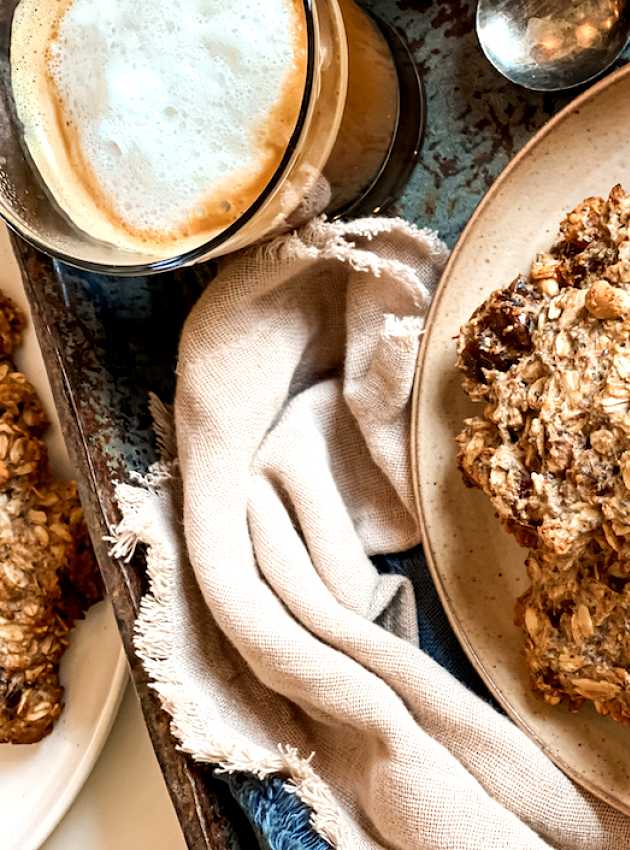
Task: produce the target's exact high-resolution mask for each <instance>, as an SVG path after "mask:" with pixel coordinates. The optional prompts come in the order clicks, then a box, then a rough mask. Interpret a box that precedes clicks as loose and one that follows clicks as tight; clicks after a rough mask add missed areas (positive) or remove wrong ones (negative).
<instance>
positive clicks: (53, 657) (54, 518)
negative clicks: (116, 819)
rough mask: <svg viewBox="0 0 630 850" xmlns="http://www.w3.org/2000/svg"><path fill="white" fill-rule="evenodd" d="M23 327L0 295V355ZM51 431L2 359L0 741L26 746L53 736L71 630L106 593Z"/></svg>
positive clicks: (24, 384)
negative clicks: (54, 459)
mask: <svg viewBox="0 0 630 850" xmlns="http://www.w3.org/2000/svg"><path fill="white" fill-rule="evenodd" d="M22 327H23V320H22V318H21V314H20V313H19V312H18V311H17V308H15V306H14V305H12V304H10V303H9V302H8V301H5V300H3V299H2V296H0V357H2V356H4V357H7V356H9V355H10V354H11V353H12V351H13V348H14V347H15V345H17V344H18V342H19V340H20V336H21V332H22ZM47 425H48V423H47V420H46V417H45V414H44V412H43V409H42V406H41V404H40V401H39V399H38V398H37V395H36V393H35V390H34V389H33V387H32V385H31V384H30V382H29V381H28V380H27V379H26V378H25V377H24V375H22V374H21V373H20V372H18V371H17V370H16V369H15V367H14V366H13V364H12V362H11V361H10V360H7V359H5V360H1V359H0V743H14V744H29V743H33V742H35V741H39V740H41V739H42V738H43V737H44V736H45V735H47V734H48V733H49V732H50V731H51V729H52V728H53V725H54V723H55V721H56V720H57V718H58V717H59V715H60V713H61V711H62V706H63V687H62V685H61V683H60V681H59V664H60V662H61V658H62V656H63V653H64V651H65V649H66V647H67V646H68V640H69V632H70V629H71V628H72V625H73V624H74V622H75V621H76V620H77V619H79V618H80V617H81V616H83V613H84V612H85V611H86V610H87V608H88V607H89V606H90V605H92V604H93V603H95V602H97V601H98V600H99V599H100V598H101V596H102V587H101V583H100V577H99V574H98V571H97V568H96V564H95V560H94V555H93V552H92V549H91V546H90V543H89V539H88V534H87V529H86V527H85V523H84V521H83V512H82V510H81V506H80V503H79V498H78V493H77V487H76V484H75V483H74V482H59V481H54V480H53V479H52V476H51V473H50V468H49V466H48V458H47V454H46V449H45V446H44V443H43V442H42V435H43V432H44V431H45V429H46V427H47Z"/></svg>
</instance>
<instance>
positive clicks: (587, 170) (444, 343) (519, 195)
mask: <svg viewBox="0 0 630 850" xmlns="http://www.w3.org/2000/svg"><path fill="white" fill-rule="evenodd" d="M617 182H622V183H623V182H625V183H626V188H627V189H629V190H630V67H628V66H627V67H626V68H624V69H622V70H621V71H619V72H617V73H616V74H613V75H611V76H610V77H608V78H606V79H605V80H603V81H602V82H601V83H598V84H597V85H596V86H594V87H593V88H591V89H590V90H589V91H588V92H586V93H585V94H584V95H582V96H581V97H579V98H578V99H577V100H576V101H574V102H573V103H572V104H571V105H570V106H569V107H568V108H567V109H565V110H564V111H563V112H562V113H560V115H559V116H557V117H556V118H555V119H554V120H553V121H551V122H550V123H549V124H548V125H547V126H546V127H545V128H543V130H542V131H541V132H540V133H539V134H538V135H537V136H536V137H535V138H534V139H533V140H532V142H530V144H529V145H527V147H526V148H525V149H524V150H523V151H522V152H521V153H520V154H519V155H518V156H517V157H516V158H515V159H514V160H513V161H512V163H511V164H510V165H509V166H508V168H507V169H506V170H505V171H504V172H503V174H502V175H501V177H500V178H499V179H498V180H497V182H496V183H495V184H494V186H493V187H492V189H491V191H490V192H489V193H488V195H487V196H486V198H485V199H484V200H483V202H482V203H481V205H480V206H479V208H478V209H477V211H476V212H475V214H474V216H473V217H472V219H471V221H470V222H469V224H468V226H467V228H466V230H465V231H464V233H463V235H462V238H461V239H460V241H459V243H458V245H457V248H456V249H455V251H454V252H453V255H452V257H451V260H450V262H449V265H448V267H447V269H446V271H445V273H444V277H443V279H442V282H441V284H440V289H439V290H438V293H437V295H436V298H435V301H434V304H433V307H432V310H431V314H430V316H429V320H428V325H427V332H426V336H425V340H424V344H423V350H422V352H421V355H420V361H419V367H418V375H417V381H416V391H415V398H414V403H415V407H414V417H415V418H414V427H413V447H412V451H413V458H414V466H415V474H416V495H417V498H418V503H419V509H420V514H421V518H422V524H423V537H424V544H425V551H426V554H427V558H428V561H429V564H430V567H431V570H432V573H433V577H434V579H435V583H436V586H437V588H438V591H439V593H440V596H441V598H442V602H443V603H444V607H445V609H446V612H447V614H448V616H449V619H450V621H451V624H452V626H453V628H454V630H455V632H456V633H457V635H458V637H459V639H460V641H461V643H462V645H463V647H464V649H465V650H466V652H467V653H468V655H469V657H470V659H471V661H472V662H473V664H474V665H475V667H476V668H477V670H478V671H479V673H480V674H481V676H482V678H483V679H484V680H485V682H486V684H487V685H488V686H489V688H490V689H491V690H492V692H493V693H494V695H495V696H496V698H497V699H498V700H499V702H500V703H501V704H502V705H503V707H504V708H505V710H506V711H507V712H508V713H509V714H510V716H511V717H512V718H513V719H514V720H515V721H516V722H517V723H518V724H519V725H520V726H521V727H522V728H523V729H524V730H525V731H526V732H527V733H528V734H529V735H530V736H531V737H532V738H533V739H534V740H535V741H537V743H538V744H539V745H540V746H541V747H542V749H543V750H545V752H547V753H548V754H549V756H550V757H551V758H552V759H553V760H554V761H555V762H556V763H557V764H558V765H559V766H560V767H561V768H562V769H564V770H565V771H566V772H567V773H568V774H570V775H571V776H572V777H573V778H574V779H576V781H578V782H580V783H581V784H582V785H584V786H585V787H587V788H588V789H590V790H591V791H592V792H593V793H594V794H597V795H598V796H599V797H601V798H602V799H605V800H607V801H608V802H609V803H611V804H612V805H613V806H616V807H617V808H619V809H621V810H622V811H624V812H627V813H629V814H630V730H629V729H628V727H627V726H626V727H623V726H620V725H618V724H616V723H615V722H613V721H612V720H608V719H606V718H603V717H600V716H598V715H597V714H596V713H595V711H594V710H593V709H592V708H590V707H585V708H583V709H582V710H581V711H580V712H579V713H577V714H570V713H569V712H568V711H567V710H566V709H564V708H562V707H557V708H552V707H550V706H548V705H546V704H545V703H543V702H542V701H541V700H539V699H537V698H536V697H535V696H533V694H532V693H531V691H530V688H529V685H528V681H527V675H526V671H525V665H524V660H523V657H522V636H521V632H520V630H519V629H517V628H516V627H515V626H514V623H513V611H514V602H515V600H516V598H517V596H519V595H520V594H521V593H522V592H523V591H524V590H525V588H526V586H527V583H528V582H527V577H526V575H525V571H524V566H523V563H524V555H525V552H524V550H523V549H520V548H519V547H518V546H517V545H516V543H515V542H514V541H513V540H512V539H511V538H510V537H509V536H508V535H507V534H506V533H505V532H504V531H503V530H502V529H501V528H500V526H499V523H498V520H497V519H496V518H495V516H494V512H493V510H492V508H491V506H490V503H489V501H488V500H487V499H486V498H485V496H483V494H481V493H480V492H478V491H471V490H467V489H466V488H465V487H464V485H463V483H462V480H461V476H460V474H459V472H458V471H457V469H456V468H455V447H454V439H455V435H456V434H457V433H458V432H459V431H460V430H461V426H462V421H463V419H464V418H465V417H466V416H467V415H471V413H472V411H473V410H475V411H476V412H478V410H479V406H478V405H475V406H473V405H472V404H471V403H470V402H469V401H468V400H467V399H466V397H465V396H464V393H463V392H462V390H461V386H460V384H461V376H460V375H459V374H458V373H457V372H456V371H455V342H454V340H453V337H454V336H456V335H457V333H458V330H459V328H460V326H461V325H462V324H463V323H464V322H465V321H467V319H468V318H469V317H470V315H471V313H472V312H473V310H474V309H475V308H476V307H477V306H478V305H479V304H481V302H482V301H483V300H484V299H485V298H486V297H487V296H488V295H489V294H490V292H492V290H494V289H496V288H498V287H503V286H505V285H506V284H508V283H509V282H510V281H511V280H512V279H513V278H514V277H515V276H516V275H517V274H518V273H519V272H527V270H528V268H529V265H530V263H531V260H532V258H533V256H534V254H535V252H536V251H537V250H540V249H543V248H545V247H549V246H550V244H551V242H552V241H553V239H554V237H555V235H556V233H557V228H558V224H559V222H560V220H561V218H562V217H563V215H564V213H565V212H567V211H568V210H569V209H571V208H572V207H573V206H574V205H575V204H576V203H578V202H579V201H580V200H582V199H583V198H585V197H587V196H589V195H606V194H608V191H609V190H610V188H611V187H612V186H613V185H614V184H615V183H617Z"/></svg>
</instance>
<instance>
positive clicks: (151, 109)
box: [11, 0, 307, 256]
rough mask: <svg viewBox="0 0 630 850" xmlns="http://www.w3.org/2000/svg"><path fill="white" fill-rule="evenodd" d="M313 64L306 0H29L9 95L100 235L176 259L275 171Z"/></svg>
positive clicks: (63, 187) (224, 223) (54, 176)
mask: <svg viewBox="0 0 630 850" xmlns="http://www.w3.org/2000/svg"><path fill="white" fill-rule="evenodd" d="M306 65H307V44H306V23H305V18H304V8H303V3H302V0H264V2H261V0H151V2H140V3H138V2H137V0H107V2H106V3H103V2H100V0H21V2H20V4H19V5H18V7H17V9H16V12H15V16H14V19H13V29H12V37H11V72H12V87H13V95H14V100H15V104H16V109H17V113H18V116H19V118H20V120H21V122H22V124H23V127H24V138H25V141H26V144H27V147H28V149H29V152H30V154H31V157H32V159H33V161H34V163H35V165H36V167H37V169H38V171H39V173H40V175H41V177H42V179H43V180H44V182H45V184H46V185H47V187H48V189H49V191H50V192H51V194H52V196H53V197H54V198H55V200H56V201H57V203H58V204H59V206H60V207H61V208H62V209H63V210H64V212H65V213H66V214H67V215H68V216H69V217H70V218H71V219H72V221H73V222H74V223H75V224H76V225H77V226H78V227H79V228H80V229H82V230H83V231H85V232H86V233H88V234H90V235H91V236H93V237H95V238H97V239H100V240H103V241H105V242H109V243H112V244H114V245H116V246H118V247H121V248H125V249H128V250H133V251H138V250H140V251H151V252H153V253H155V254H157V255H160V256H168V255H172V253H173V249H174V246H175V245H176V246H177V249H178V251H180V252H183V251H185V250H188V249H189V248H192V247H194V246H196V245H199V244H202V243H203V242H205V241H207V240H208V239H210V238H212V237H213V236H215V235H218V234H219V233H220V232H222V231H223V230H225V228H227V227H229V225H230V224H232V223H233V222H234V221H236V220H237V219H238V218H239V217H240V216H241V215H242V214H243V212H245V210H246V209H247V208H248V207H249V206H250V205H251V204H252V203H253V202H254V201H255V199H256V198H257V197H258V196H259V195H260V193H261V192H262V190H263V189H264V188H265V186H266V185H267V184H268V182H269V180H270V178H271V177H272V175H273V173H274V171H275V170H276V168H277V167H278V165H279V163H280V161H281V159H282V157H283V155H284V153H285V151H286V148H287V145H288V142H289V140H290V138H291V135H292V133H293V131H294V129H295V126H296V122H297V118H298V114H299V111H300V108H301V104H302V98H303V92H304V85H305V77H306Z"/></svg>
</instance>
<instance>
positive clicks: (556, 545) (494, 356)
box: [457, 186, 630, 721]
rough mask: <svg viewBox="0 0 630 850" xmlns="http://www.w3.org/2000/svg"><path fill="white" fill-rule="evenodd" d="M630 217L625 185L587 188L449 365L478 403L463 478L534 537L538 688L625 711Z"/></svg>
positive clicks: (484, 311)
mask: <svg viewBox="0 0 630 850" xmlns="http://www.w3.org/2000/svg"><path fill="white" fill-rule="evenodd" d="M629 226H630V197H629V196H627V195H626V194H625V193H624V191H623V190H622V189H621V187H619V186H616V187H615V188H614V189H613V190H612V191H611V193H610V195H609V197H608V199H606V200H605V199H602V198H588V199H586V200H585V201H584V202H582V203H581V204H580V205H579V206H578V207H576V209H575V210H573V211H572V212H571V213H569V215H567V217H566V218H565V219H564V221H563V222H562V224H561V226H560V235H559V239H558V241H557V242H556V243H555V245H554V246H553V247H552V249H551V251H550V252H549V253H547V254H541V255H539V256H538V257H537V258H536V260H535V261H534V263H533V264H532V268H531V270H530V274H529V276H528V277H527V278H525V277H519V278H517V279H516V280H515V281H514V282H513V283H512V284H511V285H510V286H508V287H507V288H506V289H505V290H502V291H501V292H496V293H493V294H492V295H491V296H490V297H489V298H488V299H487V301H486V302H485V303H484V304H483V305H482V306H481V307H480V308H479V309H478V310H477V311H476V312H475V314H474V315H473V316H472V317H471V320H470V321H469V322H468V324H467V325H466V326H465V327H464V328H462V331H461V334H460V338H459V344H458V367H459V368H460V369H461V371H462V372H463V374H464V382H463V383H464V389H465V391H466V392H467V393H468V395H469V396H470V397H471V398H472V399H473V400H474V401H480V402H483V403H484V409H483V414H482V415H480V416H477V417H474V418H472V419H469V420H467V421H466V422H465V427H464V430H463V431H462V433H461V434H460V435H459V437H458V438H457V442H458V463H459V466H460V469H461V471H462V474H463V476H464V480H465V482H466V483H467V484H468V485H470V486H475V487H479V488H480V489H481V490H483V491H484V493H486V494H487V495H488V497H489V498H490V499H491V501H492V503H493V505H494V507H495V508H496V511H497V513H498V516H499V518H500V520H501V521H502V522H503V524H504V525H505V526H506V528H507V529H508V530H509V531H510V532H511V533H512V534H514V535H515V537H516V538H517V540H518V541H519V543H520V544H521V545H523V546H525V547H527V548H528V549H530V554H529V559H528V570H529V574H530V578H531V580H532V587H531V589H530V591H528V594H526V597H525V598H524V599H523V600H522V601H521V603H520V604H519V613H518V619H519V622H520V623H521V624H522V625H523V626H524V629H525V632H526V641H527V644H526V654H527V658H528V663H529V666H530V670H531V672H532V680H533V682H534V686H535V687H536V688H537V689H538V690H539V691H541V692H542V694H543V696H544V697H545V698H546V699H548V701H549V702H552V703H555V702H558V701H559V700H560V698H561V697H563V696H565V697H566V698H567V700H568V701H569V702H570V703H571V704H572V705H574V706H577V705H579V704H581V702H583V701H584V700H585V699H589V700H591V701H592V702H593V703H594V705H595V707H596V709H597V710H598V711H600V713H602V714H610V715H611V716H613V717H615V718H616V719H618V720H626V721H630V679H629V678H628V675H627V672H628V671H629V670H630V654H629V647H628V641H627V638H624V631H623V629H624V628H627V627H626V626H625V620H624V617H625V618H626V619H627V617H628V616H630V608H629V607H628V603H629V602H630V597H629V596H628V592H626V581H627V580H628V579H630V576H629V575H627V569H626V567H625V566H624V565H625V564H630V233H629ZM629 592H630V591H629ZM528 612H529V613H528ZM528 621H529V626H528ZM578 622H579V623H581V624H587V623H589V622H590V623H591V624H592V628H593V632H592V633H591V634H588V635H587V634H586V631H588V628H587V629H586V631H585V630H584V629H580V628H578V627H577V626H575V624H576V623H578ZM534 624H535V625H534ZM530 626H531V628H530ZM576 658H583V659H584V663H583V666H582V667H579V668H578V667H576V666H575V665H576V662H575V659H576ZM567 659H573V661H567ZM567 665H568V666H567ZM571 666H573V667H575V669H569V667H571ZM622 672H623V675H622ZM586 682H589V683H590V684H585V683H586ZM576 683H577V684H576Z"/></svg>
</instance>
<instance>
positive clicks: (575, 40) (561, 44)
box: [477, 0, 630, 91]
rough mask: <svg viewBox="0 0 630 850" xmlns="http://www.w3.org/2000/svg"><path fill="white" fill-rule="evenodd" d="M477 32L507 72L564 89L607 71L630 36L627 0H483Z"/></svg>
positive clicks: (542, 87) (530, 83) (533, 85)
mask: <svg viewBox="0 0 630 850" xmlns="http://www.w3.org/2000/svg"><path fill="white" fill-rule="evenodd" d="M477 35H478V37H479V42H480V44H481V47H482V50H483V52H484V53H485V54H486V57H487V58H488V60H489V61H490V62H491V63H492V65H494V67H495V68H496V69H497V70H498V71H499V72H500V73H501V74H503V76H505V77H507V79H508V80H511V81H512V82H513V83H516V84H517V85H520V86H523V87H525V88H528V89H533V90H534V91H559V90H561V89H569V88H572V87H573V86H578V85H580V84H581V83H586V82H588V80H590V79H592V78H593V77H596V76H597V75H598V74H600V73H601V72H602V71H605V70H606V68H608V67H609V66H610V65H611V64H612V63H613V62H614V61H615V59H617V58H618V56H619V54H620V53H621V51H622V50H623V49H624V47H625V45H626V42H627V41H628V37H629V35H630V2H628V0H479V4H478V6H477Z"/></svg>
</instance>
